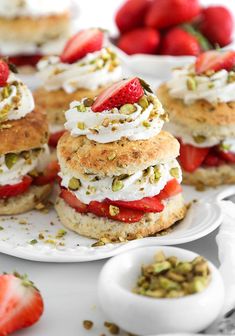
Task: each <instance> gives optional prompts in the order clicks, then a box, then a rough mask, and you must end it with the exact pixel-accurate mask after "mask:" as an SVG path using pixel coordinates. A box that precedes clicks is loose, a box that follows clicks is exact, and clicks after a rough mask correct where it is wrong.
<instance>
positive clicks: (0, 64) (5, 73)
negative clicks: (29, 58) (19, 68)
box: [0, 59, 10, 87]
mask: <svg viewBox="0 0 235 336" xmlns="http://www.w3.org/2000/svg"><path fill="white" fill-rule="evenodd" d="M9 74H10V71H9V66H8V64H7V63H6V62H5V61H4V60H2V59H0V87H2V86H5V85H6V83H7V79H8V77H9Z"/></svg>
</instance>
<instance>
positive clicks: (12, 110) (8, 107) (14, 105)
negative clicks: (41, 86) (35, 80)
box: [0, 74, 34, 122]
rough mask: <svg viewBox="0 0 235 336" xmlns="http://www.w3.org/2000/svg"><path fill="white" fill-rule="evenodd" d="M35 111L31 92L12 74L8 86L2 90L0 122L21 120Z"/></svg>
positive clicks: (0, 93)
mask: <svg viewBox="0 0 235 336" xmlns="http://www.w3.org/2000/svg"><path fill="white" fill-rule="evenodd" d="M33 109H34V99H33V95H32V93H31V91H30V90H29V89H28V88H27V86H26V85H25V84H23V83H22V82H21V81H20V80H19V79H17V78H16V77H15V76H14V75H13V74H11V75H10V76H9V78H8V80H7V85H6V86H4V87H1V88H0V122H3V121H6V120H16V119H21V118H23V117H24V116H26V114H28V113H30V112H32V111H33Z"/></svg>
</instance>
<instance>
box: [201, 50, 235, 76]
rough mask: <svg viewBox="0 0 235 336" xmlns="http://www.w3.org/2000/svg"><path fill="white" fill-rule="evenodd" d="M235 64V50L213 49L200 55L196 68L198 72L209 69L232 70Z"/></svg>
mask: <svg viewBox="0 0 235 336" xmlns="http://www.w3.org/2000/svg"><path fill="white" fill-rule="evenodd" d="M234 66H235V51H216V50H211V51H207V52H204V53H202V54H201V55H200V56H198V58H197V60H196V63H195V68H196V72H197V73H198V74H201V73H204V72H207V71H210V70H212V71H219V70H222V69H225V70H228V71H230V70H232V69H233V68H234Z"/></svg>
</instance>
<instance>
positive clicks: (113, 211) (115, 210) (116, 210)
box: [109, 205, 120, 216]
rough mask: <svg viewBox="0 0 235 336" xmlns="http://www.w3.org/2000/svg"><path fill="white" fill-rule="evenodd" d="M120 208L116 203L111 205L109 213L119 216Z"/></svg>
mask: <svg viewBox="0 0 235 336" xmlns="http://www.w3.org/2000/svg"><path fill="white" fill-rule="evenodd" d="M119 212H120V210H119V207H117V206H115V205H110V206H109V214H110V215H111V216H117V215H118V214H119Z"/></svg>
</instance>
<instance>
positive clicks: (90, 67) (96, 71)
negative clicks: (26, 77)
mask: <svg viewBox="0 0 235 336" xmlns="http://www.w3.org/2000/svg"><path fill="white" fill-rule="evenodd" d="M38 70H39V73H38V76H39V77H40V78H41V79H42V81H43V86H44V87H45V89H46V90H47V91H56V90H59V89H63V90H64V91H65V92H67V93H72V92H75V91H76V90H77V89H88V90H96V89H98V88H99V87H102V86H106V85H109V84H111V83H114V82H116V81H118V80H119V79H120V78H121V75H122V69H121V66H120V62H119V60H118V57H117V55H116V54H115V52H113V51H112V50H111V49H110V48H107V47H104V48H102V49H101V50H99V51H96V52H93V53H88V54H87V55H86V56H85V57H83V58H81V59H79V60H77V61H76V62H74V63H72V64H69V63H63V62H61V60H60V57H57V56H51V57H47V58H44V59H42V60H41V61H40V62H39V63H38Z"/></svg>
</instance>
